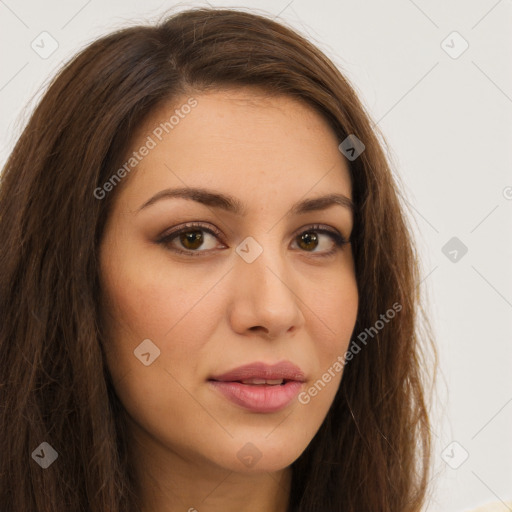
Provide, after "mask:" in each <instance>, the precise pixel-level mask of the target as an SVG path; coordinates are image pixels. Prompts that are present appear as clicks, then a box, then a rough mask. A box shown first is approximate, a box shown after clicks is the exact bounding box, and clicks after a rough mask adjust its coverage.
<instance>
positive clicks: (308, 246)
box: [297, 231, 318, 251]
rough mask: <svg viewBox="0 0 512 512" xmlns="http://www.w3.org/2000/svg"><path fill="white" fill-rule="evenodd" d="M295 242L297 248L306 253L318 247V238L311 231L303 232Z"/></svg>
mask: <svg viewBox="0 0 512 512" xmlns="http://www.w3.org/2000/svg"><path fill="white" fill-rule="evenodd" d="M297 240H298V244H299V247H301V248H302V249H305V250H306V251H310V250H314V249H315V248H316V247H317V246H318V236H317V235H316V233H314V232H313V231H305V232H304V233H302V235H299V236H298V237H297Z"/></svg>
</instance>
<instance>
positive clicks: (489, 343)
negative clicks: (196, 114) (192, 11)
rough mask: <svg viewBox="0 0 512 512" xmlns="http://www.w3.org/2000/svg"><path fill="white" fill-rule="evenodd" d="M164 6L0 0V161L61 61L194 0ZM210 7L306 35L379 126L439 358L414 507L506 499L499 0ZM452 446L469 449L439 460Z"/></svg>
mask: <svg viewBox="0 0 512 512" xmlns="http://www.w3.org/2000/svg"><path fill="white" fill-rule="evenodd" d="M176 5H178V4H177V3H176V2H162V1H157V0H145V1H144V2H141V1H136V0H115V1H113V0H112V1H99V0H90V1H86V0H70V1H67V2H64V1H61V2H59V1H56V0H50V1H48V0H47V1H45V2H37V1H35V0H18V1H15V0H0V38H1V43H2V48H3V49H4V51H3V52H2V53H1V56H0V59H1V61H0V62H1V67H0V69H1V71H0V107H1V113H2V116H1V122H0V137H1V153H0V160H1V163H2V165H3V163H4V162H5V159H6V158H7V155H8V154H9V152H10V151H11V149H12V147H13V145H14V142H15V140H16V138H17V136H18V135H19V133H20V129H21V127H22V126H23V124H24V122H25V120H26V118H27V116H28V114H29V113H30V111H31V109H32V108H33V106H34V104H35V102H36V101H37V99H38V98H39V97H40V95H41V92H42V90H43V87H44V84H45V83H47V81H48V79H49V78H50V77H52V76H53V75H54V73H55V71H56V70H57V69H58V68H59V67H60V65H61V64H62V62H64V61H65V60H67V59H68V58H69V57H71V56H72V55H73V54H74V53H76V51H77V50H78V49H80V48H82V47H83V46H84V45H86V44H87V43H89V42H91V41H92V40H94V39H95V38H97V37H98V36H100V35H102V34H105V33H106V32H108V31H111V30H113V29H117V28H120V27H124V26H127V25H129V24H134V23H137V22H145V21H150V20H154V19H157V18H159V17H160V15H161V14H162V13H164V12H165V11H166V10H168V9H169V8H172V7H173V6H174V11H176V10H181V9H183V8H186V7H190V6H196V5H206V3H205V2H194V1H189V2H187V3H180V4H179V6H180V7H175V6H176ZM211 5H215V6H236V7H246V8H253V9H254V8H256V9H262V10H264V11H266V12H268V13H272V14H273V15H275V16H276V17H277V16H278V19H280V20H284V21H285V22H287V23H289V24H291V25H292V26H293V27H295V28H296V29H297V30H299V31H300V32H302V33H303V34H305V35H306V36H307V37H309V38H310V39H311V40H312V41H313V42H314V43H316V44H317V45H318V46H319V47H320V48H321V49H322V50H323V51H324V52H325V53H326V54H327V55H328V56H329V57H331V58H332V59H333V61H334V62H335V63H336V64H337V65H338V66H339V67H340V68H341V70H342V72H344V73H345V75H346V76H347V77H348V79H349V80H350V81H351V82H352V84H353V85H354V87H355V88H356V91H357V92H358V93H359V95H360V97H361V99H362V101H363V103H364V104H365V106H366V107H367V109H368V111H369V112H370V114H371V116H372V117H373V120H374V121H375V122H376V123H378V126H379V127H380V129H381V130H382V131H383V133H384V136H385V137H386V139H387V141H388V142H389V144H390V146H391V153H390V160H391V161H392V164H393V165H394V168H395V172H396V174H397V175H398V176H400V180H401V181H402V183H403V186H404V189H405V193H406V195H407V201H408V205H409V208H410V210H411V214H412V220H411V222H413V223H414V226H415V231H416V233H417V238H418V242H419V244H420V249H421V257H422V265H423V279H424V280H423V283H422V286H423V287H424V288H423V292H424V294H425V295H428V297H429V299H430V312H431V318H432V324H433V326H434V329H435V332H436V337H437V344H438V348H439V355H440V368H441V371H440V378H439V382H438V389H437V397H438V399H437V401H436V403H435V409H434V417H433V434H434V440H435V443H436V445H435V450H434V453H435V478H434V482H433V494H432V499H431V503H430V504H429V506H428V508H427V510H428V512H456V511H463V510H467V509H470V508H472V507H475V506H477V505H481V504H483V503H487V502H490V501H493V502H494V501H496V502H500V501H507V500H510V499H512V441H511V433H512V378H511V374H512V372H511V371H510V370H511V367H512V364H511V363H512V344H511V339H512V321H511V319H512V265H511V263H512V237H511V235H512V173H511V160H512V158H511V151H510V148H511V145H512V144H511V142H512V141H511V131H512V130H511V126H512V66H511V65H510V61H511V55H512V53H511V49H512V30H511V28H512V2H511V1H510V0H500V1H496V0H485V1H484V0H481V1H475V0H473V1H463V0H459V1H451V2H446V1H442V0H435V1H426V0H416V1H412V0H388V1H386V2H382V1H378V0H371V1H370V0H367V1H364V2H356V1H350V2H349V1H334V0H320V1H318V0H317V1H310V0H292V1H290V0H278V1H275V2H271V1H261V2H257V1H255V0H253V1H249V0H245V1H241V2H236V3H235V2H233V3H230V2H228V3H225V2H224V3H222V4H221V3H219V2H216V1H213V0H212V1H211ZM43 31H47V32H49V33H50V34H51V36H52V37H53V38H54V39H55V40H56V41H57V42H58V48H57V50H56V51H55V52H54V53H53V54H52V55H51V56H50V57H49V58H47V59H43V58H41V57H40V56H39V55H38V54H37V53H36V52H35V51H34V50H33V49H32V48H31V43H32V42H33V41H35V44H39V46H41V47H42V46H43V44H45V48H49V46H48V42H47V43H42V42H41V39H40V37H39V35H40V34H41V32H43ZM453 31H457V32H459V33H460V35H461V36H462V37H463V38H464V39H465V40H466V41H467V43H468V44H469V48H468V49H467V50H466V51H465V52H464V53H462V54H461V55H460V56H459V57H458V58H452V57H451V56H450V55H449V54H448V53H446V51H445V49H444V48H443V46H442V44H441V43H442V41H444V40H445V39H446V38H447V36H449V35H450V34H451V33H452V32H453ZM461 44H463V42H461V41H460V40H457V39H456V38H455V39H454V37H453V36H451V37H449V38H448V40H447V41H446V43H445V45H449V46H451V47H452V48H451V50H450V49H449V48H446V49H448V50H449V51H451V52H452V54H453V52H455V51H457V50H459V49H461V48H462V46H461ZM454 236H455V237H457V238H458V239H459V240H460V241H462V242H463V243H464V244H465V245H466V246H467V248H468V252H467V254H465V255H464V256H461V253H460V251H459V252H458V253H457V261H456V262H453V261H451V260H450V259H449V258H448V257H447V256H445V254H443V252H442V248H443V247H444V245H445V244H446V243H447V242H448V240H450V239H451V238H452V237H454ZM449 250H452V249H451V248H450V249H449ZM446 252H448V251H446ZM450 257H454V253H452V255H451V256H450ZM453 441H456V442H457V443H458V444H456V445H452V444H451V443H452V442H453ZM463 450H465V451H467V452H468V454H469V457H468V458H467V460H465V461H464V462H463V463H462V464H461V465H460V466H459V467H458V468H457V469H453V467H452V466H457V465H458V464H459V463H460V461H461V460H462V457H463V455H464V453H465V452H464V451H463ZM443 453H444V457H443V455H442V454H443ZM445 461H447V462H445ZM500 510H503V511H510V510H512V509H510V508H508V507H505V506H504V505H503V504H502V508H501V509H500Z"/></svg>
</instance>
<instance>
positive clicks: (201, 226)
mask: <svg viewBox="0 0 512 512" xmlns="http://www.w3.org/2000/svg"><path fill="white" fill-rule="evenodd" d="M193 230H197V231H202V230H203V231H206V232H207V233H210V234H212V235H214V236H215V237H216V238H218V239H220V240H221V242H222V238H223V234H222V232H221V231H220V230H219V229H217V228H216V227H215V226H213V225H211V224H205V223H203V222H201V221H197V222H188V223H185V224H182V225H181V226H178V227H176V228H174V229H173V230H172V231H170V232H168V233H164V234H163V235H161V236H160V237H159V238H158V240H156V243H158V244H164V245H166V244H170V242H171V241H172V240H173V239H175V238H176V237H177V236H178V235H180V234H181V233H184V232H185V233H186V232H188V231H193ZM308 231H316V232H318V233H322V234H327V235H328V236H330V237H331V239H332V240H333V241H334V243H335V245H336V247H335V248H334V249H332V250H331V251H327V252H319V253H316V252H314V251H313V252H311V253H310V254H312V255H313V256H315V257H322V256H330V255H332V254H333V253H335V252H337V250H339V249H341V247H342V246H344V245H346V244H350V238H348V239H347V238H345V236H344V235H343V234H342V233H341V232H340V231H338V230H337V229H335V228H331V227H330V226H327V225H323V224H306V225H304V226H302V227H300V228H299V229H297V230H296V231H295V232H294V234H293V235H292V239H293V241H295V239H296V237H297V236H299V235H300V234H301V233H305V232H308ZM222 244H223V245H226V244H224V242H222ZM169 250H171V251H173V252H176V253H178V254H185V255H187V256H202V255H203V254H209V253H211V251H212V250H214V249H211V250H205V251H193V250H186V249H179V248H176V247H173V248H172V249H169ZM303 252H304V253H306V254H308V251H303Z"/></svg>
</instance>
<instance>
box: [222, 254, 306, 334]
mask: <svg viewBox="0 0 512 512" xmlns="http://www.w3.org/2000/svg"><path fill="white" fill-rule="evenodd" d="M287 265H289V264H287V263H286V261H285V258H284V256H281V255H279V254H278V250H277V249H275V250H270V249H269V248H264V250H263V252H262V253H261V254H260V255H259V256H258V257H257V258H256V259H255V260H254V261H252V262H251V263H247V262H246V261H245V260H244V259H243V258H241V257H238V256H237V257H236V259H235V268H234V269H233V271H232V272H231V278H232V279H233V288H232V289H233V290H234V291H233V294H232V297H231V307H230V308H229V311H230V313H229V316H230V322H231V326H232V328H233V330H234V331H235V332H237V333H239V334H245V335H247V334H250V333H251V332H253V333H259V334H261V335H263V336H264V337H265V338H267V339H277V338H280V337H284V336H286V335H290V334H291V333H294V332H296V331H297V330H298V329H300V328H301V327H302V326H303V325H304V321H305V319H304V315H303V313H302V307H304V303H303V302H302V301H301V293H300V289H299V288H300V279H299V278H298V277H300V276H297V275H296V274H294V273H293V271H292V269H290V268H289V267H287Z"/></svg>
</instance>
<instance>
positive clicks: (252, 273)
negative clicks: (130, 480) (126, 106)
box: [99, 89, 358, 472]
mask: <svg viewBox="0 0 512 512" xmlns="http://www.w3.org/2000/svg"><path fill="white" fill-rule="evenodd" d="M187 100H188V103H187ZM184 105H189V108H187V107H184ZM176 110H177V112H175V111H176ZM173 115H174V118H172V120H170V119H171V116H173ZM166 122H167V123H168V124H167V125H166V124H165V123H166ZM163 127H165V128H163ZM143 147H146V150H144V149H141V148H143ZM132 151H134V152H136V155H133V154H132V153H130V155H128V156H127V160H128V159H129V158H130V156H131V157H132V158H136V160H131V163H129V164H128V165H127V166H126V168H128V169H130V172H131V174H130V175H126V176H125V177H124V178H123V179H124V180H127V182H126V183H124V184H123V185H126V187H125V188H123V189H122V190H121V193H120V195H119V196H118V198H117V200H116V202H115V205H114V208H113V211H112V214H111V216H110V217H109V220H108V222H107V226H106V230H105V233H104V238H103V240H102V246H101V261H100V265H101V283H102V287H103V299H104V301H103V306H102V314H103V319H102V320H103V322H104V327H105V333H106V343H107V347H106V348H107V364H108V367H109V370H110V372H111V374H112V378H113V382H114V385H115V388H116V392H117V394H118V396H119V398H120V400H121V402H122V404H123V406H124V408H125V409H126V412H127V415H128V420H129V425H130V429H131V432H133V433H134V435H135V437H136V438H137V439H138V441H139V442H140V443H141V446H145V447H146V449H147V450H155V451H154V453H157V451H158V452H159V453H160V454H162V453H165V457H168V458H169V459H170V460H172V459H173V457H175V458H179V459H180V460H181V461H183V460H186V461H188V462H190V463H191V464H198V463H201V464H202V465H204V464H208V465H213V466H215V467H217V468H218V467H221V468H224V469H228V470H231V471H236V472H250V471H255V472H257V471H276V470H279V469H282V468H284V467H286V466H289V465H290V464H291V463H292V462H293V461H294V460H295V459H296V458H297V457H298V456H299V455H300V454H301V453H302V451H303V450H304V449H305V448H306V446H307V445H308V443H309V442H310V441H311V439H312V438H313V436H314V435H315V433H316V432H317V430H318V429H319V427H320V425H321V423H322V421H323V420H324V418H325V416H326V414H327V411H328V409H329V407H330V405H331V403H332V401H333V399H334V396H335V394H336V391H337V389H338V387H339V383H340V379H341V373H342V372H341V371H339V370H338V371H333V370H332V368H333V365H335V363H336V361H339V356H342V355H343V354H344V353H345V351H346V350H347V347H348V344H349V341H350V337H351V334H352V331H353V328H354V325H355V321H356V315H357V304H358V291H357V286H356V278H355V272H354V262H353V255H352V248H351V245H350V244H344V245H338V244H337V239H338V237H339V236H340V235H341V237H343V238H345V239H348V238H349V237H350V235H351V231H352V227H353V215H352V212H351V209H350V208H349V207H348V206H347V205H346V204H345V205H344V204H343V198H341V199H340V200H339V202H333V201H328V202H326V203H321V202H318V203H315V202H311V200H314V199H318V198H320V197H324V196H328V195H331V194H338V195H339V196H344V197H345V198H348V199H351V197H352V196H351V193H352V191H351V181H350V176H349V171H348V168H347V165H346V163H345V161H344V157H343V156H342V155H341V153H340V152H339V150H338V141H337V139H336V137H335V135H334V133H333V132H332V131H331V129H330V127H329V126H328V124H327V123H326V122H325V121H324V120H323V118H322V117H320V115H319V114H317V113H316V112H315V111H313V110H312V109H311V108H310V107H308V106H305V105H303V104H301V103H299V102H297V101H296V100H294V99H291V98H288V97H276V98H270V97H268V96H265V95H262V94H261V93H259V92H258V91H256V90H253V89H236V90H225V91H217V92H210V93H202V94H198V95H196V96H194V99H193V100H192V99H190V98H189V97H183V98H181V99H180V100H179V101H178V102H177V103H173V104H172V105H167V106H166V107H164V108H160V109H158V111H157V112H155V113H154V114H152V115H151V117H150V118H149V119H148V120H147V121H146V122H145V124H144V126H141V127H140V128H139V130H138V132H137V134H136V136H135V139H134V141H133V147H132ZM135 167H136V169H135ZM132 168H133V170H131V169H132ZM122 174H123V173H121V175H122ZM106 188H108V187H106ZM106 188H105V189H106ZM178 190H179V191H181V192H180V195H179V196H178V195H176V194H174V192H172V191H178ZM163 191H168V192H169V193H167V192H166V193H163ZM171 192H172V193H173V196H171ZM220 196H222V197H220ZM225 197H229V198H231V199H230V201H229V200H227V199H224V198H225ZM99 200H100V199H99ZM347 203H349V202H347ZM308 205H309V208H308ZM234 206H237V210H236V211H235V208H234ZM300 206H302V208H300ZM299 210H300V211H299ZM190 224H192V226H190ZM196 224H199V226H196ZM185 225H187V227H186V228H185V229H184V232H182V234H181V235H180V234H175V232H176V231H178V230H181V228H183V227H185ZM173 233H174V234H173ZM329 233H333V236H331V235H329ZM279 364H281V366H279ZM247 365H249V367H248V368H245V370H244V369H242V370H240V371H237V368H240V367H244V366H247ZM254 365H255V366H254ZM274 365H278V366H276V367H275V368H274V369H272V368H268V367H271V366H274ZM291 365H294V367H297V368H298V369H299V370H300V371H299V372H297V371H295V370H294V368H293V367H291ZM330 368H331V372H330V378H329V380H328V382H326V378H325V376H324V377H322V376H323V375H324V374H325V372H327V371H328V370H329V369H330ZM338 368H339V366H338ZM233 370H235V371H234V373H233ZM228 372H230V373H231V374H230V375H228ZM253 379H256V380H253ZM281 379H284V380H283V382H284V384H283V385H281V384H280V382H281ZM322 379H323V380H322ZM242 380H244V381H245V383H242V382H241V381H242ZM319 380H322V382H323V384H322V385H320V386H319V385H318V384H317V387H316V389H317V392H316V394H315V393H314V392H313V393H312V394H310V393H309V392H308V390H309V389H310V388H312V387H313V386H314V384H315V383H316V382H317V381H319ZM269 381H270V382H269ZM318 389H320V391H318ZM306 395H307V396H308V397H309V400H305V399H302V400H299V397H300V396H302V397H305V396H306ZM313 395H314V396H313ZM340 421H342V419H340Z"/></svg>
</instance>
